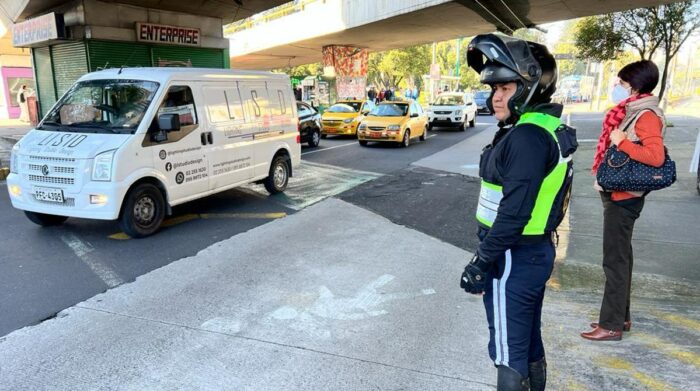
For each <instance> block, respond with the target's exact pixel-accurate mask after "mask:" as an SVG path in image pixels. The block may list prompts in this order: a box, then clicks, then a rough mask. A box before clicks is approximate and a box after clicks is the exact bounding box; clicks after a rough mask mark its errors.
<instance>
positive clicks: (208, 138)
mask: <svg viewBox="0 0 700 391" xmlns="http://www.w3.org/2000/svg"><path fill="white" fill-rule="evenodd" d="M207 141H208V142H209V144H214V135H213V134H212V132H209V133H207Z"/></svg>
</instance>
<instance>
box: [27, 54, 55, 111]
mask: <svg viewBox="0 0 700 391" xmlns="http://www.w3.org/2000/svg"><path fill="white" fill-rule="evenodd" d="M32 53H33V54H34V72H35V75H34V78H35V80H36V87H37V90H38V92H39V96H38V98H39V108H40V110H39V111H40V113H41V116H42V117H43V116H44V115H45V114H46V112H47V111H49V109H50V108H51V106H53V104H54V103H56V88H55V87H54V85H53V69H51V52H50V50H49V47H48V46H47V47H43V48H36V49H32Z"/></svg>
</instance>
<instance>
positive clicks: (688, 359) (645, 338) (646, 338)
mask: <svg viewBox="0 0 700 391" xmlns="http://www.w3.org/2000/svg"><path fill="white" fill-rule="evenodd" d="M634 336H635V337H638V338H640V339H641V340H642V343H643V344H645V345H647V346H649V347H650V348H652V349H655V350H658V351H660V352H661V353H663V354H665V355H667V356H669V357H672V358H675V359H676V360H679V361H683V362H684V363H686V364H690V365H693V366H695V367H696V368H699V369H700V356H699V355H697V354H695V353H693V352H689V351H686V350H682V349H679V348H678V346H677V345H675V344H673V343H670V342H667V341H664V340H662V339H661V338H659V337H656V336H654V335H650V334H645V333H640V332H635V333H634Z"/></svg>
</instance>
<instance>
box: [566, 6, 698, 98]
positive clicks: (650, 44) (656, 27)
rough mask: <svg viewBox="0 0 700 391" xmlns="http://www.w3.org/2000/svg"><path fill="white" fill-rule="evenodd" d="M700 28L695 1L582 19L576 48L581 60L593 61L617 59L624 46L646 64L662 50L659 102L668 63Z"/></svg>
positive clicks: (577, 34)
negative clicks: (645, 61) (632, 50)
mask: <svg viewBox="0 0 700 391" xmlns="http://www.w3.org/2000/svg"><path fill="white" fill-rule="evenodd" d="M699 27H700V14H699V13H698V6H697V1H696V0H690V1H684V2H678V3H672V4H665V5H659V6H655V7H647V8H639V9H635V10H630V11H623V12H617V13H612V14H607V15H603V16H597V17H590V18H584V19H582V20H581V21H580V22H579V23H578V25H577V28H578V31H577V33H576V46H577V48H578V51H579V55H580V56H581V57H584V58H589V59H593V60H596V61H605V60H614V59H617V58H618V57H619V56H620V54H621V53H622V52H623V51H624V50H623V49H624V47H625V46H627V47H631V48H633V49H634V50H636V51H637V53H638V54H639V58H640V59H646V60H651V59H652V58H653V56H654V54H656V53H657V51H658V49H662V52H663V64H664V66H663V70H662V74H661V87H660V90H659V98H662V97H663V95H664V92H665V91H666V80H667V78H668V68H669V64H670V63H671V60H672V59H673V57H674V56H675V55H676V54H677V53H678V49H680V47H681V46H682V45H683V43H684V42H685V41H686V40H687V39H688V37H689V36H690V35H691V34H692V33H693V32H694V31H696V30H697V29H698V28H699Z"/></svg>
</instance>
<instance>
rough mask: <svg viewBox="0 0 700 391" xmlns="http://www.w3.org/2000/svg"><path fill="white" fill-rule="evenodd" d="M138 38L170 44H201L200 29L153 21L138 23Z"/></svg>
mask: <svg viewBox="0 0 700 391" xmlns="http://www.w3.org/2000/svg"><path fill="white" fill-rule="evenodd" d="M136 40H137V41H141V42H151V43H160V44H169V45H183V46H200V45H201V42H200V41H201V33H200V30H199V29H195V28H189V27H176V26H166V25H162V24H152V23H140V22H139V23H136Z"/></svg>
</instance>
